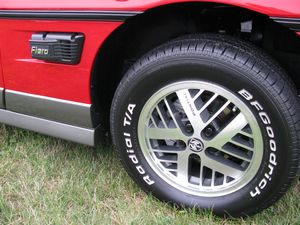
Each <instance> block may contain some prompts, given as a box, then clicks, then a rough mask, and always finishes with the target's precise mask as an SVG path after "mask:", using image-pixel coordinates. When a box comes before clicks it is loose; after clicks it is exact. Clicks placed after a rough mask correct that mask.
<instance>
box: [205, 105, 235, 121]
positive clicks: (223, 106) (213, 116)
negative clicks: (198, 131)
mask: <svg viewBox="0 0 300 225" xmlns="http://www.w3.org/2000/svg"><path fill="white" fill-rule="evenodd" d="M229 104H230V101H227V102H225V103H224V104H223V105H222V106H221V107H220V109H218V111H217V112H215V113H214V114H213V115H212V116H211V117H210V118H209V120H208V121H206V122H205V123H204V126H203V127H206V126H207V125H208V124H210V123H211V122H212V121H213V120H214V119H216V117H217V116H219V114H220V113H221V112H223V110H224V109H225V108H226V107H227V106H228V105H229Z"/></svg>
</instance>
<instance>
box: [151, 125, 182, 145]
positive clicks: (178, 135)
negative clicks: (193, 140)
mask: <svg viewBox="0 0 300 225" xmlns="http://www.w3.org/2000/svg"><path fill="white" fill-rule="evenodd" d="M147 133H148V137H149V138H150V139H159V140H164V139H169V140H182V141H184V142H187V139H188V137H187V136H185V135H184V134H183V133H182V132H181V130H180V129H176V128H174V129H171V128H170V129H166V128H154V127H152V128H148V129H147Z"/></svg>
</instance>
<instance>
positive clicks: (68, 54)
mask: <svg viewBox="0 0 300 225" xmlns="http://www.w3.org/2000/svg"><path fill="white" fill-rule="evenodd" d="M83 41H84V36H83V34H78V33H37V34H33V35H32V36H31V40H30V50H31V55H32V58H35V59H41V60H45V61H49V62H58V63H65V64H78V63H79V62H80V57H81V52H82V47H83Z"/></svg>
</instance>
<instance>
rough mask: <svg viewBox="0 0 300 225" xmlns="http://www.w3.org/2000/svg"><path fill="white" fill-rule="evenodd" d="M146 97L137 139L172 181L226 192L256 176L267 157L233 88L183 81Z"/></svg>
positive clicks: (197, 190)
mask: <svg viewBox="0 0 300 225" xmlns="http://www.w3.org/2000/svg"><path fill="white" fill-rule="evenodd" d="M148 102H149V104H148V105H145V106H144V108H143V110H142V112H141V114H140V118H139V125H138V131H139V133H138V134H139V143H140V146H141V150H142V152H143V154H144V156H145V158H146V160H147V162H148V163H149V165H150V166H151V167H152V168H153V169H154V171H155V172H156V173H157V175H158V176H159V177H161V178H162V179H163V180H164V181H166V182H167V183H168V184H170V185H172V186H173V187H175V188H178V189H180V190H181V191H183V192H185V193H189V194H195V195H199V196H222V195H226V194H228V193H229V192H231V191H235V190H239V188H240V187H243V186H244V185H246V184H247V183H248V182H249V181H250V180H251V179H253V177H254V176H255V174H256V173H257V171H258V169H259V165H260V163H261V161H262V157H263V155H262V153H263V151H262V149H263V140H262V135H261V131H260V128H259V125H258V123H257V120H256V118H255V116H254V115H253V114H252V112H251V110H250V109H249V108H248V106H247V105H246V104H245V103H244V102H242V101H241V100H240V99H239V98H238V97H237V96H235V93H232V92H230V91H228V90H226V89H224V88H222V87H221V86H218V85H215V84H212V83H209V82H204V81H183V82H178V83H175V84H170V85H169V86H165V87H164V88H162V89H161V90H160V91H158V92H157V93H155V94H154V95H153V96H152V97H151V98H150V99H149V100H148ZM254 149H255V150H257V151H254Z"/></svg>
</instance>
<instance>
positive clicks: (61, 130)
mask: <svg viewBox="0 0 300 225" xmlns="http://www.w3.org/2000/svg"><path fill="white" fill-rule="evenodd" d="M0 122H1V123H4V124H7V125H11V126H16V127H20V128H23V129H28V130H31V131H35V132H39V133H42V134H46V135H50V136H53V137H58V138H62V139H65V140H69V141H73V142H77V143H80V144H85V145H90V146H94V145H95V144H96V138H95V137H96V133H97V132H96V131H97V129H98V128H96V129H86V128H81V127H75V126H71V125H68V124H63V123H58V122H54V121H50V120H46V119H40V118H36V117H33V116H27V115H24V114H20V113H15V112H11V111H7V110H4V109H0Z"/></svg>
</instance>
